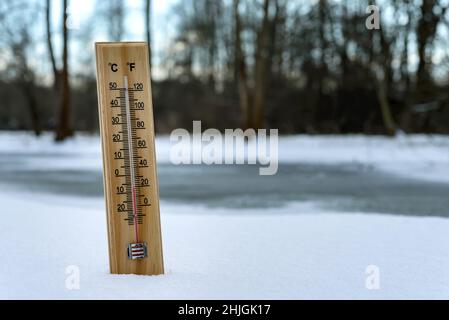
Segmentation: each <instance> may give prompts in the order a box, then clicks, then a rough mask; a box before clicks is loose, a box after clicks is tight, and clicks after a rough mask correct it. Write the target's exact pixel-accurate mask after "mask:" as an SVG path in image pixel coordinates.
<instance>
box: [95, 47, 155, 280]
mask: <svg viewBox="0 0 449 320" xmlns="http://www.w3.org/2000/svg"><path fill="white" fill-rule="evenodd" d="M95 51H96V62H97V90H98V106H99V119H100V133H101V142H102V151H103V181H104V194H105V198H106V210H107V227H108V240H109V264H110V271H111V273H114V274H140V275H157V274H162V273H164V265H163V258H162V240H161V227H160V214H159V195H158V183H157V174H156V156H155V145H154V123H153V106H152V98H151V84H150V70H149V56H148V45H147V43H146V42H100V43H96V44H95Z"/></svg>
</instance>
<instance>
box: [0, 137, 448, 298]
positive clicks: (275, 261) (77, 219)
mask: <svg viewBox="0 0 449 320" xmlns="http://www.w3.org/2000/svg"><path fill="white" fill-rule="evenodd" d="M448 146H449V138H448V137H444V136H434V137H430V138H429V137H425V136H407V137H403V136H400V137H396V138H394V139H388V138H383V137H362V136H348V137H336V136H335V137H332V136H329V137H322V136H317V137H310V136H292V137H283V138H281V139H280V162H281V163H282V162H284V163H289V162H290V163H291V162H295V163H296V162H298V163H302V162H303V163H328V164H338V163H347V162H357V163H362V164H366V165H371V166H373V167H375V168H378V169H379V170H389V171H391V172H392V173H395V174H402V175H406V176H410V177H414V178H419V179H433V180H436V181H443V182H448V180H449V179H448V177H449V174H448V170H447V167H448V162H449V158H448ZM169 147H170V143H169V139H168V137H161V138H159V139H158V140H157V149H158V161H160V162H166V161H168V154H169ZM14 153H22V154H29V155H30V159H31V160H30V163H29V166H30V168H31V169H36V168H37V167H36V163H38V165H39V168H42V170H46V169H49V168H63V167H64V168H67V169H70V168H74V169H80V168H83V169H87V170H99V169H100V168H101V156H100V146H99V139H98V138H97V137H91V136H86V135H78V136H76V137H75V138H74V139H71V140H69V141H67V142H64V143H62V144H58V145H55V144H54V143H53V142H52V136H51V135H49V134H46V135H44V136H43V137H41V138H39V139H35V138H34V137H32V136H31V135H29V134H26V133H19V134H17V133H0V160H1V157H2V155H6V154H9V155H11V154H14ZM58 154H59V155H65V156H71V155H73V157H71V160H70V161H67V157H64V158H63V160H61V159H58V158H57V157H53V156H54V155H58ZM37 156H39V157H43V158H42V159H44V160H45V161H35V159H33V158H34V157H37ZM33 166H34V167H33ZM420 168H421V169H422V170H424V169H425V171H420ZM0 190H2V192H1V193H0V203H2V208H3V210H2V215H3V219H2V222H1V223H0V243H1V246H0V257H1V259H0V298H3V299H13V298H26V299H44V298H52V299H81V298H87V299H101V298H106V299H117V298H124V299H131V298H135V299H165V298H174V299H177V298H179V299H183V298H185V299H196V298H198V299H201V298H205V299H218V298H223V299H226V298H230V299H265V298H267V299H268V298H273V299H281V298H286V299H296V298H310V299H315V298H322V299H334V298H342V299H363V298H367V299H380V298H386V299H396V298H397V299H414V298H426V299H429V298H430V299H437V298H444V299H448V298H449V255H448V252H449V241H447V237H448V234H449V232H448V231H449V219H445V218H429V217H403V216H389V215H376V214H366V213H363V212H360V213H355V214H342V213H335V212H331V211H328V210H324V209H321V208H320V207H319V206H316V205H314V204H313V203H301V202H296V203H289V204H288V205H286V206H285V207H282V208H269V209H230V208H222V209H220V208H207V207H202V206H193V205H174V204H172V203H168V202H162V203H161V221H162V231H163V248H164V259H165V269H166V274H165V275H162V276H152V277H148V276H133V275H126V276H124V275H123V276H117V275H111V274H109V272H108V271H109V270H108V257H107V236H106V217H105V209H104V203H103V200H102V199H100V198H89V199H82V198H78V197H69V196H56V195H49V194H37V193H28V192H22V191H20V192H18V191H16V192H12V191H11V190H9V191H8V189H7V188H6V186H2V185H0ZM71 265H75V266H77V267H79V270H80V289H79V290H69V289H67V288H66V280H67V277H69V275H68V274H66V268H67V267H68V266H71ZM369 265H376V266H378V267H379V271H380V289H379V290H368V289H367V288H366V286H365V282H366V279H367V274H366V268H367V267H368V266H369Z"/></svg>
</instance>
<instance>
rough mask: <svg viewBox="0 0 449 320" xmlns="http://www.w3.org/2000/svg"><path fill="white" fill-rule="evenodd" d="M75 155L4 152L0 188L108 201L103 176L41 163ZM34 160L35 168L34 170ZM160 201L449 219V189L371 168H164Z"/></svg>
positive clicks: (353, 165)
mask: <svg viewBox="0 0 449 320" xmlns="http://www.w3.org/2000/svg"><path fill="white" fill-rule="evenodd" d="M72 158H73V156H72V155H65V154H51V153H49V154H48V153H47V154H40V153H26V154H23V153H14V152H11V153H3V154H2V155H1V157H0V183H1V184H7V185H9V186H10V187H11V188H19V189H22V190H27V191H38V192H41V193H42V192H43V193H51V194H64V195H77V196H88V197H102V195H103V190H102V173H101V171H100V170H94V169H82V168H81V169H80V168H74V169H64V168H58V166H56V167H55V168H54V169H52V168H49V167H48V166H47V167H45V169H42V168H40V167H39V163H42V164H45V163H48V162H49V161H52V162H57V163H67V162H70V161H73V159H72ZM30 159H31V161H32V163H33V164H34V165H33V166H29V165H28V164H29V162H30ZM158 175H159V184H160V196H161V199H162V200H165V201H168V202H173V203H179V204H201V205H206V206H209V207H219V208H233V209H238V208H261V209H262V208H270V207H272V208H275V207H281V206H284V205H286V204H288V203H289V202H295V201H304V202H313V203H317V204H318V205H319V206H320V207H322V208H324V209H329V210H332V211H337V212H339V211H340V212H367V213H369V212H374V213H387V214H401V215H415V216H440V217H448V216H449V197H448V196H447V195H448V194H449V184H444V183H439V182H431V181H419V180H414V179H408V178H404V177H400V176H396V175H391V174H388V173H384V172H381V171H379V170H376V169H375V168H373V167H372V166H370V165H364V164H357V163H346V164H339V165H337V164H335V165H331V164H280V167H279V170H278V173H277V174H276V175H275V176H259V175H258V166H250V165H244V166H206V165H184V166H174V165H170V164H167V163H162V164H159V165H158Z"/></svg>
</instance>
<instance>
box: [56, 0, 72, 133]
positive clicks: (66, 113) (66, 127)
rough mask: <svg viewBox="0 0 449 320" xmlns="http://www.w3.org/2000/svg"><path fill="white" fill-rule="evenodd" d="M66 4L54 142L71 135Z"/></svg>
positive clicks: (64, 7)
mask: <svg viewBox="0 0 449 320" xmlns="http://www.w3.org/2000/svg"><path fill="white" fill-rule="evenodd" d="M67 2H68V0H64V1H63V20H62V21H63V27H62V34H63V50H62V62H63V67H62V73H61V78H62V79H61V81H62V87H61V89H62V90H61V104H60V110H59V111H60V113H59V122H58V126H57V130H56V140H57V141H62V140H64V139H65V138H67V137H69V136H71V135H72V133H73V132H72V129H71V125H70V85H69V70H68V69H69V66H68V36H69V32H68V28H67V18H68V15H67Z"/></svg>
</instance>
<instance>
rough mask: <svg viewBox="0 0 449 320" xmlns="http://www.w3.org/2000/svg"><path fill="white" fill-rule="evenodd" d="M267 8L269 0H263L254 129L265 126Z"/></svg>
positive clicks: (268, 33)
mask: <svg viewBox="0 0 449 320" xmlns="http://www.w3.org/2000/svg"><path fill="white" fill-rule="evenodd" d="M269 6H270V0H264V5H263V11H264V14H263V20H262V26H261V30H260V32H259V35H258V39H257V42H258V45H257V52H256V65H255V79H254V80H255V86H254V127H255V128H257V129H259V128H263V127H264V126H265V105H266V103H265V99H266V94H265V90H266V85H267V80H268V79H267V78H268V77H267V75H268V72H267V71H268V59H269V47H270V29H269V28H270V20H269V17H268V15H269Z"/></svg>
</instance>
